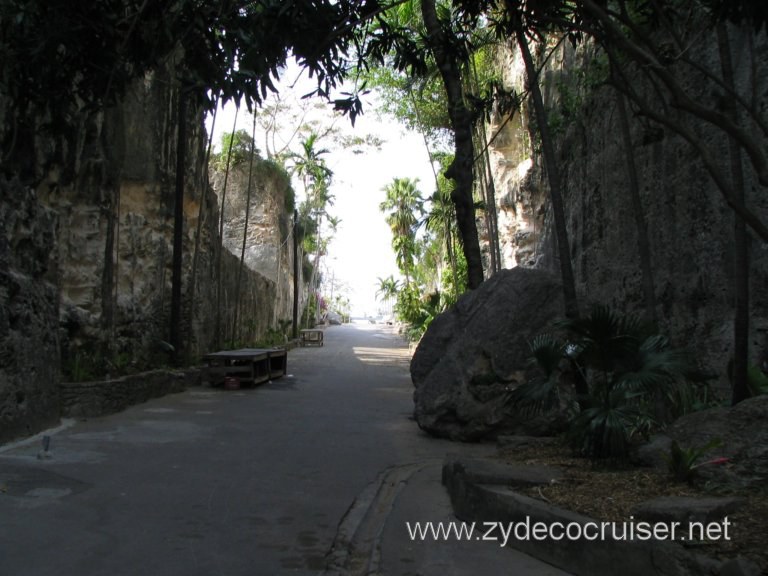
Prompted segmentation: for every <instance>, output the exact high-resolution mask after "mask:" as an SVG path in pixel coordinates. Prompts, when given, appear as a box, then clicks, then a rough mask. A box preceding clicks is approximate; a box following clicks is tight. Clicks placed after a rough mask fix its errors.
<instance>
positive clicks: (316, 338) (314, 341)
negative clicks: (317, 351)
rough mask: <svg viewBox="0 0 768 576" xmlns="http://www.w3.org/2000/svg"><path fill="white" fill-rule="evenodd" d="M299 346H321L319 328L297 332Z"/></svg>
mask: <svg viewBox="0 0 768 576" xmlns="http://www.w3.org/2000/svg"><path fill="white" fill-rule="evenodd" d="M299 336H300V338H299V344H300V345H301V346H322V345H323V331H322V330H320V329H319V328H307V329H306V330H301V331H300V332H299Z"/></svg>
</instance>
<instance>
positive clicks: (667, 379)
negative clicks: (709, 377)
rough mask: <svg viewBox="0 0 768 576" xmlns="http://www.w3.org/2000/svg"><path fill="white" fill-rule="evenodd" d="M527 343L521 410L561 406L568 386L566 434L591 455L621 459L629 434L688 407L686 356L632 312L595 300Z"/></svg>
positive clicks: (516, 398) (517, 393) (515, 396)
mask: <svg viewBox="0 0 768 576" xmlns="http://www.w3.org/2000/svg"><path fill="white" fill-rule="evenodd" d="M557 329H558V331H559V333H560V334H561V335H555V333H550V334H542V335H540V336H537V337H536V338H534V340H533V341H532V343H531V354H532V363H533V365H535V366H536V367H537V368H538V374H539V376H538V377H535V378H533V379H531V380H530V381H528V382H527V383H525V384H523V385H521V386H519V387H518V388H516V389H515V390H514V392H513V393H512V401H513V402H514V403H515V404H516V405H517V406H518V407H519V408H520V409H522V410H529V411H532V412H542V411H546V410H550V409H554V408H562V406H561V403H562V402H563V401H564V397H563V388H562V387H563V384H564V382H568V383H570V385H571V391H570V397H571V398H575V400H576V401H575V402H571V403H570V405H569V406H568V407H567V409H568V410H570V412H571V419H570V430H569V434H570V438H571V441H572V443H573V446H574V448H575V449H576V450H577V451H578V452H579V453H580V454H583V455H585V456H588V457H590V458H596V459H604V458H607V459H618V460H621V459H624V458H626V457H627V455H628V452H629V448H630V445H631V441H632V439H633V438H634V437H635V436H638V435H639V436H647V435H648V434H649V432H650V431H651V430H652V429H654V428H656V427H658V426H660V425H662V424H663V423H664V422H666V421H668V420H669V419H671V418H673V417H676V416H679V415H681V414H682V413H684V412H686V411H689V410H690V409H691V408H692V407H693V405H694V400H695V391H696V388H695V386H696V385H695V384H694V383H693V382H692V375H693V373H692V371H691V368H690V364H689V362H688V360H687V358H686V355H685V354H684V353H682V352H681V351H679V350H676V349H672V348H671V347H670V345H669V342H668V340H667V339H666V338H665V337H664V336H661V335H659V334H657V333H655V332H654V331H653V330H652V329H650V328H649V327H648V326H646V325H644V324H643V323H642V322H640V321H639V320H637V319H636V318H634V317H631V316H621V315H619V314H617V313H616V312H614V311H613V310H611V309H609V308H608V307H605V306H597V307H595V308H593V309H592V311H591V312H590V314H589V315H588V316H585V317H583V318H580V319H575V320H567V321H565V322H563V323H561V324H559V325H558V326H557Z"/></svg>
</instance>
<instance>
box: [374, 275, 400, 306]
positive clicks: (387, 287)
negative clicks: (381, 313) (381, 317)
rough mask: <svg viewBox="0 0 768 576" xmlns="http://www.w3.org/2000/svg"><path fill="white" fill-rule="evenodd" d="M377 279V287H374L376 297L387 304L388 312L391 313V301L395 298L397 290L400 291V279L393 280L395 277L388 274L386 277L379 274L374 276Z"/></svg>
mask: <svg viewBox="0 0 768 576" xmlns="http://www.w3.org/2000/svg"><path fill="white" fill-rule="evenodd" d="M376 280H378V282H379V284H378V288H377V289H376V298H377V299H380V300H381V301H382V302H384V304H385V305H387V304H389V305H388V308H389V310H388V312H389V313H390V314H391V313H392V301H393V300H395V299H396V298H397V294H398V292H400V281H399V280H395V277H394V276H392V274H390V275H389V276H387V277H386V278H382V277H381V276H379V277H378V278H376Z"/></svg>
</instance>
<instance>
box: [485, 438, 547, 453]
mask: <svg viewBox="0 0 768 576" xmlns="http://www.w3.org/2000/svg"><path fill="white" fill-rule="evenodd" d="M556 441H557V439H556V438H552V437H548V436H521V435H512V434H509V435H501V436H499V437H498V438H497V439H496V445H497V446H498V447H499V450H503V451H504V452H505V453H514V451H515V450H519V449H522V448H532V447H533V448H536V447H543V446H550V445H552V444H554V443H555V442H556Z"/></svg>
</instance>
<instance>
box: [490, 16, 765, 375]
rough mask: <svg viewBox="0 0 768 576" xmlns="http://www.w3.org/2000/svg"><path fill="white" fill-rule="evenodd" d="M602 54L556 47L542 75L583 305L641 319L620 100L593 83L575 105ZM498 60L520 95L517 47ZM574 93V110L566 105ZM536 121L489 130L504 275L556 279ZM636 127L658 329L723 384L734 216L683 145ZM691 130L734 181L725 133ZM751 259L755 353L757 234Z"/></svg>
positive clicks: (761, 284)
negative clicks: (521, 272)
mask: <svg viewBox="0 0 768 576" xmlns="http://www.w3.org/2000/svg"><path fill="white" fill-rule="evenodd" d="M733 38H734V39H733V42H732V44H733V52H734V53H733V60H734V62H735V64H736V72H737V74H738V77H737V84H738V85H740V86H741V87H744V86H746V85H747V83H748V82H749V81H750V80H749V78H750V76H749V75H750V66H751V62H752V60H751V58H750V54H749V52H748V50H749V47H748V43H747V42H746V40H745V39H744V38H742V37H741V36H739V34H738V31H735V34H734V36H733ZM565 44H567V43H565ZM702 45H703V46H704V47H705V49H703V50H702V49H701V46H702ZM702 45H699V49H700V51H701V53H700V54H698V55H697V57H698V58H699V62H701V63H702V64H704V65H705V66H712V67H713V69H715V70H719V61H718V59H717V58H718V55H717V44H716V42H715V41H714V40H713V41H711V42H704V43H703V44H702ZM594 57H595V54H594V52H593V51H591V49H587V50H582V51H579V52H575V51H574V50H573V49H572V48H571V47H570V46H568V45H564V46H562V47H561V48H559V49H558V50H557V51H555V54H554V57H553V58H552V59H551V60H550V62H549V64H548V65H547V66H546V68H545V73H544V78H543V80H544V82H543V84H544V95H545V99H546V100H547V104H548V107H549V109H550V111H551V112H552V114H553V115H552V118H551V124H552V125H553V127H554V129H555V134H556V138H557V152H558V162H559V169H560V171H561V175H562V179H563V185H564V190H563V194H564V199H565V204H566V214H567V215H568V216H567V217H568V234H569V238H570V243H571V246H570V248H571V259H572V263H573V266H574V272H575V275H576V281H577V288H578V289H579V291H580V293H581V299H582V307H583V308H586V307H587V306H588V305H589V304H590V303H594V302H603V303H610V304H615V305H617V306H618V307H619V308H620V309H625V310H630V311H639V310H640V309H641V307H642V302H643V295H642V287H641V279H642V277H641V270H640V260H639V255H638V254H639V253H638V247H637V227H636V224H635V220H634V214H633V212H632V205H631V201H630V197H629V187H628V180H627V168H626V159H625V156H624V153H623V148H622V140H621V139H620V134H621V133H620V130H619V124H618V111H617V101H616V95H615V92H613V91H612V90H611V89H610V88H608V87H597V88H594V89H590V90H589V91H587V93H585V94H584V95H583V96H581V97H580V101H579V102H578V103H577V105H576V106H574V104H573V99H574V93H576V96H578V93H577V92H576V88H573V86H574V79H575V78H577V79H581V81H583V78H584V77H585V76H588V75H589V74H590V66H593V65H594V64H591V62H594ZM502 58H503V69H504V70H505V71H506V75H507V77H506V82H507V84H508V85H509V86H513V87H516V88H517V89H518V90H519V91H521V90H522V87H523V85H524V84H523V82H524V81H523V67H522V63H521V60H520V58H519V57H518V55H517V54H516V53H515V52H514V51H513V50H510V51H507V52H506V53H505V54H504V55H503V57H502ZM755 58H756V62H757V65H758V68H759V69H764V68H765V67H766V66H768V46H767V45H766V44H765V43H764V42H763V43H762V44H761V45H759V46H757V48H756V53H755ZM681 79H682V81H683V82H684V83H685V84H686V86H687V88H689V89H692V90H693V92H694V93H695V94H696V97H697V98H700V101H702V102H705V103H706V104H707V105H712V104H714V102H715V99H716V98H717V95H716V94H715V93H712V92H708V91H707V90H708V88H707V85H706V83H705V82H700V80H701V79H700V78H697V77H695V76H693V75H691V76H688V77H682V78H681ZM757 82H758V85H756V86H754V94H758V95H761V96H760V97H761V98H762V100H761V102H759V103H758V104H759V108H761V109H765V106H766V105H768V99H766V96H765V95H766V94H768V78H766V77H765V76H764V75H763V76H760V75H758V77H757ZM569 90H570V92H568V93H566V92H567V91H569ZM566 97H567V98H570V99H571V102H569V103H566V102H564V100H565V99H566ZM566 104H569V106H566ZM574 112H575V113H574ZM533 121H534V120H533V117H532V114H531V110H529V109H528V108H527V107H525V106H524V109H523V112H522V113H521V114H517V115H516V116H515V117H513V118H512V119H509V118H508V117H500V116H497V117H496V118H495V119H494V122H493V125H492V126H491V127H490V132H491V133H492V134H495V133H496V132H499V135H498V137H497V138H496V140H495V141H494V143H493V146H492V148H493V159H494V164H495V176H496V189H497V194H498V196H497V205H498V213H499V228H500V231H501V236H502V252H503V258H504V267H514V266H530V267H542V268H546V269H550V270H552V271H553V272H556V273H559V266H558V255H557V250H556V244H555V238H554V234H553V222H552V213H551V208H550V203H549V199H548V184H547V181H546V174H545V172H544V169H543V164H542V158H541V156H540V155H539V153H538V145H537V143H536V141H535V139H536V136H535V134H536V132H537V131H536V130H535V127H533V126H532V125H531V124H532V123H533ZM630 122H631V128H632V147H633V155H634V161H635V163H636V166H637V169H638V172H639V179H640V188H641V190H640V193H641V199H642V204H643V209H644V211H645V218H646V221H647V229H648V236H649V238H650V248H651V259H652V267H653V272H654V283H655V297H656V300H657V313H658V315H659V318H660V319H661V323H662V329H663V330H665V331H666V332H667V333H668V334H670V335H671V336H672V338H673V339H674V340H675V342H676V343H677V344H678V345H684V346H687V347H688V348H689V349H690V350H691V351H692V352H693V353H694V354H695V356H696V358H697V359H698V360H699V361H700V362H701V365H702V367H703V368H704V369H705V370H707V371H708V372H710V373H713V374H718V375H719V383H720V385H721V386H723V387H726V386H727V380H726V377H725V375H726V367H727V364H728V361H729V359H730V357H731V350H732V332H733V327H732V326H733V314H734V306H733V301H734V294H733V276H734V266H733V262H732V250H733V242H734V239H733V238H734V234H733V222H734V215H733V212H732V211H731V210H730V209H729V208H728V207H727V205H726V204H725V202H724V200H723V199H722V197H721V195H720V193H719V192H718V190H717V189H716V187H715V186H714V184H713V183H712V181H711V179H710V178H709V176H708V174H707V173H706V172H705V170H704V168H703V166H702V163H701V161H700V159H699V158H698V157H697V156H696V154H695V153H694V152H693V150H692V148H691V147H690V146H689V145H688V144H687V143H686V142H684V141H683V140H682V139H681V138H680V137H678V136H676V135H674V134H672V133H671V132H669V131H664V130H661V129H659V128H658V127H656V126H653V125H652V124H650V123H649V122H647V121H645V122H643V121H642V119H641V118H639V117H637V116H633V117H632V118H631V119H630ZM692 125H693V126H694V129H695V130H696V131H697V133H698V134H699V135H701V137H702V139H703V141H705V142H707V143H708V145H709V146H711V147H712V149H713V150H714V151H715V156H716V157H717V158H719V159H721V163H722V167H723V170H725V171H726V172H725V173H726V174H728V172H727V170H728V155H727V140H726V138H725V137H724V135H723V133H722V132H719V131H716V130H713V129H711V128H710V127H708V126H706V125H704V124H703V123H701V122H693V123H692ZM745 165H746V162H745ZM747 195H748V201H747V203H748V205H749V206H750V207H751V209H752V210H753V211H754V212H755V213H756V214H758V215H759V216H760V217H761V218H762V220H763V222H766V221H768V194H766V193H765V190H764V189H762V188H761V187H760V186H759V185H758V184H757V183H756V182H755V180H754V178H753V176H752V174H751V173H750V174H749V176H748V182H747ZM751 259H752V262H751V269H750V273H751V288H752V302H751V323H752V327H751V328H752V334H751V342H752V346H753V354H752V356H753V357H756V355H757V354H758V352H759V351H758V349H757V348H758V346H759V342H760V338H759V334H758V332H757V330H758V329H761V328H762V329H765V328H768V290H766V288H765V287H766V286H768V248H767V247H766V246H765V244H764V243H762V242H761V241H760V240H758V239H757V238H754V239H753V241H752V243H751Z"/></svg>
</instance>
